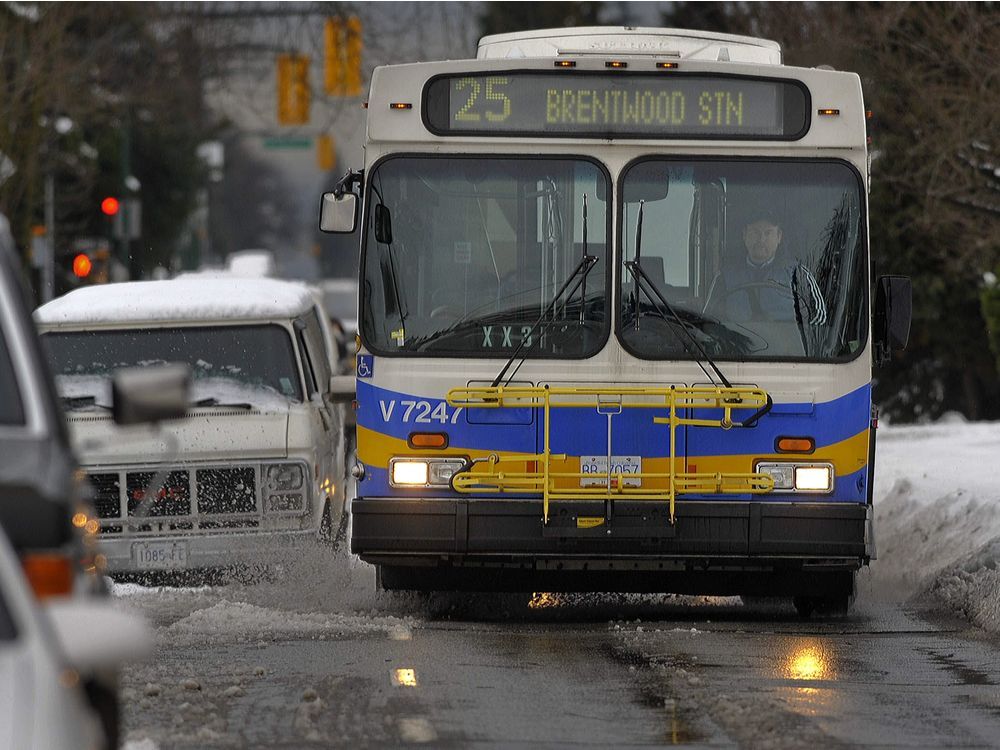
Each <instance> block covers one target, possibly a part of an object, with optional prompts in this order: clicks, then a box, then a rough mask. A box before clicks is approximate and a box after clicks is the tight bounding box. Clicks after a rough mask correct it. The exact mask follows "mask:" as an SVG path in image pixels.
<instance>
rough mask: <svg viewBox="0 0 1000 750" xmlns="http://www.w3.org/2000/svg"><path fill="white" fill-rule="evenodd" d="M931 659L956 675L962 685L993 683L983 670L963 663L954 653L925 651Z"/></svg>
mask: <svg viewBox="0 0 1000 750" xmlns="http://www.w3.org/2000/svg"><path fill="white" fill-rule="evenodd" d="M926 653H927V655H928V656H929V657H930V658H931V661H933V662H936V663H937V664H940V665H941V666H942V667H944V668H945V669H947V670H948V671H949V672H951V673H952V674H954V675H956V676H957V677H958V678H959V679H960V680H961V681H962V684H963V685H995V684H996V683H995V682H994V681H993V680H991V679H990V677H989V675H987V674H986V673H985V672H980V671H979V670H978V669H973V668H972V667H970V666H968V665H966V664H963V663H962V662H960V661H959V660H958V659H956V658H955V655H954V654H940V653H938V652H937V651H927V652H926Z"/></svg>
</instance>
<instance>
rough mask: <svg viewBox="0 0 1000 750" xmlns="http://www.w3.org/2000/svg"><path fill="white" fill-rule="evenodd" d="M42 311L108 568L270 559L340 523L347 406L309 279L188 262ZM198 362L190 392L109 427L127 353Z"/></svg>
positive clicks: (347, 389)
mask: <svg viewBox="0 0 1000 750" xmlns="http://www.w3.org/2000/svg"><path fill="white" fill-rule="evenodd" d="M35 319H36V321H37V323H38V325H39V329H40V332H41V334H42V343H43V347H44V349H45V352H46V356H47V358H48V361H49V364H50V367H51V369H52V371H53V373H54V374H55V375H56V385H57V388H58V389H59V392H60V395H61V397H62V399H63V404H64V406H65V408H66V416H67V421H68V423H69V426H70V430H71V432H72V435H73V438H74V442H75V445H76V449H77V452H78V454H79V456H80V460H81V464H82V465H83V466H84V470H85V471H86V473H87V475H88V477H89V479H90V482H91V484H92V485H93V489H94V504H95V505H96V509H97V513H98V516H99V518H100V534H99V537H98V543H99V547H100V552H101V554H102V555H103V557H104V560H105V561H106V565H107V569H108V570H109V571H110V572H124V571H130V572H139V571H148V570H163V569H184V568H200V567H215V566H228V565H231V564H237V563H251V564H254V563H265V564H266V563H268V562H272V561H275V560H277V559H280V558H281V556H282V555H283V554H284V551H285V550H287V548H288V547H289V546H294V545H297V544H301V543H311V542H313V541H314V540H316V539H317V538H319V539H321V540H329V541H334V540H336V539H337V538H338V537H340V536H343V533H344V529H346V514H345V510H344V480H345V470H344V460H345V455H344V454H345V444H344V429H343V406H342V405H341V403H340V402H342V401H344V400H348V399H350V398H353V384H349V383H347V382H346V381H345V379H344V378H338V377H337V376H336V375H335V374H334V373H336V372H337V370H338V363H337V362H336V359H335V357H336V353H335V352H333V351H330V347H329V344H328V342H329V337H328V333H327V332H326V331H325V330H324V325H325V322H324V321H323V312H322V310H320V309H319V307H318V305H317V303H316V300H315V298H314V296H313V295H312V293H311V292H310V291H309V289H308V288H307V287H306V286H305V285H303V284H297V283H289V282H283V281H276V280H272V279H245V278H225V277H218V278H185V279H174V280H171V281H149V282H129V283H122V284H110V285H103V286H93V287H86V288H83V289H78V290H76V291H74V292H71V293H70V294H67V295H66V296H64V297H61V298H59V299H56V300H53V301H52V302H49V303H48V304H46V305H44V306H42V307H40V308H39V309H38V310H37V311H36V313H35ZM163 362H181V363H186V364H187V365H189V366H190V367H191V368H192V371H193V373H194V380H193V385H192V394H193V398H192V404H191V409H190V410H189V412H188V415H187V416H186V417H185V418H184V419H181V420H177V421H172V422H168V423H164V424H162V425H160V426H159V427H157V428H155V429H149V428H130V429H129V430H122V429H120V428H119V429H117V430H116V429H115V428H114V424H113V422H112V418H111V414H110V411H109V407H110V404H111V400H110V393H109V379H110V376H111V374H112V372H113V371H114V370H116V369H118V368H121V367H135V366H140V367H141V366H146V365H150V364H158V363H163Z"/></svg>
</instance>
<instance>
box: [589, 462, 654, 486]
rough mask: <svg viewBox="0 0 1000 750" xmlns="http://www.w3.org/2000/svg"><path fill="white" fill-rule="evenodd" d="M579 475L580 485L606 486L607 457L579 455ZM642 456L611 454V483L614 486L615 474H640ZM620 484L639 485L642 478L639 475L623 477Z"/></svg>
mask: <svg viewBox="0 0 1000 750" xmlns="http://www.w3.org/2000/svg"><path fill="white" fill-rule="evenodd" d="M580 473H581V474H583V476H582V477H580V486H581V487H607V486H608V457H607V456H580ZM641 473H642V456H612V457H611V483H612V486H614V484H615V481H616V479H617V478H616V477H615V475H616V474H641ZM622 479H623V480H624V481H623V482H622V484H623V485H624V486H626V487H641V486H642V479H640V478H639V477H632V478H628V477H623V478H622Z"/></svg>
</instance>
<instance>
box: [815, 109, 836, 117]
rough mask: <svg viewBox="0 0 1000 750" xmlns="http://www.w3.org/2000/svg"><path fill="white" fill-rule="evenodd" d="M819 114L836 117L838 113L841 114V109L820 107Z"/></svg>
mask: <svg viewBox="0 0 1000 750" xmlns="http://www.w3.org/2000/svg"><path fill="white" fill-rule="evenodd" d="M817 114H820V115H824V116H826V117H836V116H837V115H839V114H840V110H839V109H820V110H818V111H817Z"/></svg>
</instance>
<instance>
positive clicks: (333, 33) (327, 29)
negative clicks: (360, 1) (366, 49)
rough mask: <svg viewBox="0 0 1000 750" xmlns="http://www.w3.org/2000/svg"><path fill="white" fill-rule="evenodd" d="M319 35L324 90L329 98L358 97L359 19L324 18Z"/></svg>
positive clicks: (360, 46) (359, 63)
mask: <svg viewBox="0 0 1000 750" xmlns="http://www.w3.org/2000/svg"><path fill="white" fill-rule="evenodd" d="M323 32H324V33H323V36H324V41H325V48H326V49H325V52H326V56H325V60H324V63H325V65H324V71H323V72H324V76H323V79H324V90H325V91H326V93H327V94H329V95H331V96H361V95H362V94H363V91H362V88H361V83H362V76H361V51H362V48H363V45H362V40H361V19H360V18H358V17H357V16H351V17H350V18H348V19H347V20H346V21H345V20H344V19H341V18H328V19H327V20H326V25H325V26H324V29H323Z"/></svg>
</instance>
